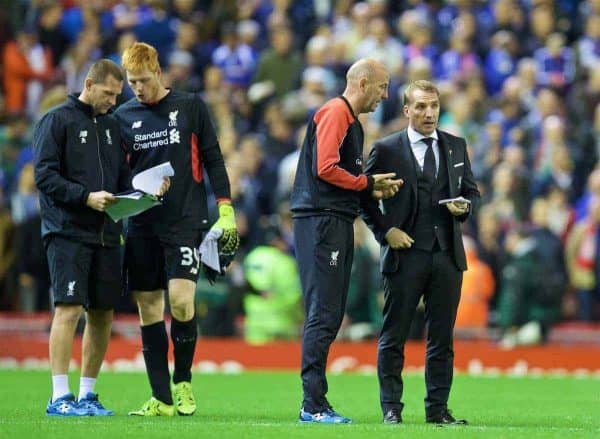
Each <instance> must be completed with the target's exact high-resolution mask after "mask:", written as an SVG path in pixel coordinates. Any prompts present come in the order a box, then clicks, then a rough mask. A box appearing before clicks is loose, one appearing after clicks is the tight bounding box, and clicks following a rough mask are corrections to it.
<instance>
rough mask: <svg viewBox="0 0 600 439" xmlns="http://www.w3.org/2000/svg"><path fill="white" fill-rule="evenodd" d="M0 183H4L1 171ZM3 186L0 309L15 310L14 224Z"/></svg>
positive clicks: (0, 238)
mask: <svg viewBox="0 0 600 439" xmlns="http://www.w3.org/2000/svg"><path fill="white" fill-rule="evenodd" d="M0 183H3V181H2V172H1V171H0ZM2 186H3V184H0V310H7V309H8V310H13V309H14V308H15V306H14V305H15V304H14V302H15V299H14V295H15V287H16V285H15V282H14V279H13V277H12V270H13V267H14V263H15V244H14V224H13V222H12V219H11V216H10V211H9V210H8V209H7V208H6V203H5V197H4V190H3V188H2Z"/></svg>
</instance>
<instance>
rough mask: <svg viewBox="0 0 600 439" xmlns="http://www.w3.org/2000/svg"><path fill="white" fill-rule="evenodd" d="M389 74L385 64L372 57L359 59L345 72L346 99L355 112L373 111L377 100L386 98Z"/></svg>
mask: <svg viewBox="0 0 600 439" xmlns="http://www.w3.org/2000/svg"><path fill="white" fill-rule="evenodd" d="M388 83H389V74H388V72H387V69H386V68H385V66H384V65H383V64H382V63H381V62H379V61H376V60H374V59H360V60H358V61H356V62H355V63H354V64H352V65H351V66H350V68H349V69H348V72H347V73H346V90H345V91H344V97H345V98H346V99H348V101H349V102H350V105H351V106H352V109H353V110H354V112H355V113H356V114H360V113H369V112H371V111H375V108H377V105H378V104H379V102H380V101H381V100H383V99H387V88H388Z"/></svg>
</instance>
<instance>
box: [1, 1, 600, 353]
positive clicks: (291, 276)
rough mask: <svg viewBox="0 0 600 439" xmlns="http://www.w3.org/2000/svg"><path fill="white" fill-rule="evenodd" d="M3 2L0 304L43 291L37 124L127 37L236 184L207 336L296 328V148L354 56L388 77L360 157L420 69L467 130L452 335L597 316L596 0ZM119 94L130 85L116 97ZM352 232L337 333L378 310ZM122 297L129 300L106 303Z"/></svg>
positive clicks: (599, 149) (599, 133)
mask: <svg viewBox="0 0 600 439" xmlns="http://www.w3.org/2000/svg"><path fill="white" fill-rule="evenodd" d="M0 4H2V8H0V49H1V50H0V80H1V81H2V88H1V92H0V310H11V311H25V312H30V311H36V310H45V309H48V308H49V306H50V299H49V297H50V296H49V291H48V290H49V277H48V271H47V267H46V261H45V256H44V251H43V243H42V241H41V238H40V218H39V205H38V195H37V191H36V187H35V183H34V179H33V169H32V165H31V160H32V151H31V132H32V129H33V127H34V125H35V122H36V121H37V120H38V119H39V117H40V116H41V115H42V114H43V113H44V112H45V111H47V110H48V109H49V108H51V107H52V106H54V105H56V104H58V103H61V102H62V101H63V100H64V99H65V96H66V95H67V94H68V93H75V92H77V91H79V90H77V87H79V86H80V84H82V83H83V79H84V77H85V75H86V73H87V71H88V69H89V66H90V65H91V63H92V62H93V61H95V60H97V59H99V58H101V57H107V58H110V59H113V60H114V61H116V62H120V54H121V53H122V51H123V50H124V48H126V47H128V46H129V45H130V44H131V43H132V42H133V41H136V40H139V41H145V42H147V43H149V44H152V45H153V46H155V47H156V48H157V50H158V51H159V54H160V59H161V65H162V66H163V69H162V77H163V80H164V82H165V84H166V85H167V86H169V87H171V88H175V89H181V90H186V91H193V92H198V93H199V95H200V96H201V97H202V98H203V99H204V100H205V102H206V103H207V105H208V106H209V108H210V111H211V114H212V117H213V122H214V125H215V127H216V129H217V132H218V136H219V141H220V145H221V149H222V152H223V155H224V157H225V160H226V166H227V170H228V173H229V177H230V180H231V190H232V197H233V203H234V206H235V210H236V216H237V222H238V230H239V232H240V235H241V238H242V246H241V249H240V252H239V254H238V255H237V257H236V260H235V262H234V263H233V264H232V266H231V268H230V270H229V272H228V274H227V276H225V277H224V278H222V279H220V280H219V282H218V283H217V284H216V285H214V286H209V285H208V283H207V282H206V281H205V280H203V278H202V277H201V279H200V281H199V283H198V294H197V305H198V306H197V313H198V315H199V317H200V322H201V323H200V325H201V331H202V333H203V334H205V335H242V334H244V335H245V336H246V338H247V339H248V340H249V341H252V342H256V343H261V342H265V341H269V340H271V339H274V338H296V337H297V336H298V333H299V330H300V329H299V328H300V321H301V316H302V313H301V306H302V303H301V293H300V287H299V281H298V275H297V268H296V265H295V261H294V259H293V254H294V249H293V245H292V241H293V240H292V226H291V216H290V212H289V207H288V198H289V193H290V189H291V185H292V183H293V178H294V172H295V167H296V162H297V157H298V148H299V146H300V145H301V143H302V140H303V135H304V131H305V124H306V121H307V120H308V119H309V118H310V117H311V115H312V114H313V113H314V111H315V110H316V109H317V108H318V107H319V106H320V105H321V104H323V103H324V102H325V101H326V100H328V99H329V98H331V97H334V96H336V95H338V94H340V93H341V91H342V90H341V87H342V86H343V84H344V75H345V71H346V70H347V68H348V67H349V66H350V64H352V63H353V62H354V61H355V60H357V59H358V58H362V57H371V58H376V59H378V60H381V61H382V62H383V63H384V64H385V65H386V66H387V67H388V69H389V71H390V73H391V77H390V85H389V99H388V100H387V101H384V102H383V103H382V105H380V106H379V107H378V109H377V111H376V112H374V113H371V114H369V115H368V117H365V118H364V119H362V118H361V119H362V123H363V127H364V131H365V155H366V154H368V151H369V149H370V147H371V145H372V144H373V141H374V140H375V139H377V138H379V137H382V136H384V135H387V134H389V133H391V132H393V131H396V130H398V129H402V128H404V127H405V126H406V119H405V118H404V116H403V115H402V91H403V87H404V86H405V84H406V83H407V82H408V81H411V80H416V79H429V80H432V81H434V82H435V83H436V84H437V85H438V86H439V88H440V91H441V97H440V98H441V102H442V113H441V116H440V128H441V129H442V130H446V131H449V132H451V133H454V134H456V135H459V136H461V137H464V138H466V139H467V144H468V147H469V152H470V158H471V162H472V168H473V171H474V173H475V177H476V179H477V182H478V185H479V189H480V191H481V193H482V202H481V204H480V206H478V207H477V212H476V215H475V216H474V218H475V220H474V221H473V222H472V223H470V224H467V225H466V226H465V227H464V228H463V230H464V232H465V242H466V249H467V257H468V264H469V267H470V269H469V271H467V272H466V273H465V280H464V284H463V291H462V300H461V305H460V307H459V315H458V321H457V325H456V328H457V332H458V335H459V336H460V334H467V335H470V336H472V335H475V336H479V335H481V336H485V334H486V333H487V329H488V328H490V327H493V328H499V329H500V331H499V334H500V335H501V343H502V344H503V345H504V346H506V347H512V346H514V345H516V344H519V343H537V342H541V341H543V340H544V338H545V337H546V336H547V334H548V330H549V329H550V328H551V327H552V326H553V325H555V324H556V323H558V322H561V321H566V320H580V321H586V322H591V321H598V320H600V288H599V285H598V283H599V279H600V265H599V259H600V258H598V253H599V252H600V244H599V242H600V227H599V224H600V166H599V165H598V155H599V154H600V141H599V140H600V105H599V104H600V64H599V63H600V1H599V0H585V1H578V0H556V1H552V0H489V1H483V0H448V1H440V0H429V1H427V0H423V1H419V0H394V1H392V0H364V1H354V0H212V1H211V0H170V1H169V0H150V1H141V0H127V1H122V2H117V1H113V0H62V1H59V0H20V1H14V0H9V1H8V2H6V1H0ZM131 97H132V94H131V91H130V90H129V89H128V87H127V86H125V87H124V91H123V95H122V96H121V101H124V100H127V99H129V98H131ZM400 177H401V176H400ZM359 222H360V221H359ZM355 247H356V256H355V260H354V265H355V266H354V268H353V274H352V281H351V287H350V295H349V299H348V309H347V315H346V318H345V320H344V324H343V327H342V330H341V334H340V336H342V337H346V338H350V339H361V338H365V337H372V336H374V335H375V334H376V333H377V329H378V325H379V324H380V320H381V312H380V306H381V287H380V280H379V273H378V251H377V244H376V243H375V242H374V240H373V239H372V237H371V236H370V231H369V230H368V229H366V227H365V226H364V225H363V224H361V223H360V224H359V225H358V227H356V243H355ZM134 309H135V308H134V307H133V306H132V305H131V303H130V301H129V299H128V297H127V296H124V297H123V303H122V306H121V311H122V312H129V311H132V310H134ZM414 329H415V330H414V332H415V337H418V336H419V334H420V332H421V331H420V328H419V327H418V325H415V328H414Z"/></svg>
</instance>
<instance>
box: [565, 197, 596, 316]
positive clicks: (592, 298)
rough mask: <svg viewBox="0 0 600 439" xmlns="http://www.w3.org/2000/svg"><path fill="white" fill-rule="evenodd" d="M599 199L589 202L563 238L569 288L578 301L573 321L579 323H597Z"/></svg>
mask: <svg viewBox="0 0 600 439" xmlns="http://www.w3.org/2000/svg"><path fill="white" fill-rule="evenodd" d="M599 241H600V198H599V197H598V196H596V195H594V196H593V197H592V198H591V199H590V205H589V211H588V213H587V215H586V217H584V218H583V219H582V220H581V221H580V222H578V223H577V224H575V226H574V227H573V230H572V231H571V233H570V234H569V236H568V238H567V244H566V259H567V266H568V268H569V276H570V280H571V285H573V287H574V288H575V290H576V293H577V298H578V301H579V306H578V313H577V317H578V318H579V319H580V320H583V321H587V322H589V321H591V320H592V319H598V317H599V316H598V313H597V308H598V305H599V303H600V296H599V288H598V279H600V277H599V276H600V265H599V264H600V252H599V250H600V245H599Z"/></svg>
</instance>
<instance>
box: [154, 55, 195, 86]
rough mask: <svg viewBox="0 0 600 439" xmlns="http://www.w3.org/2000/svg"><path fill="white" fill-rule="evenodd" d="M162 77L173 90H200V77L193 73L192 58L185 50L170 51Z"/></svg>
mask: <svg viewBox="0 0 600 439" xmlns="http://www.w3.org/2000/svg"><path fill="white" fill-rule="evenodd" d="M163 78H164V83H165V86H166V87H169V88H173V89H175V90H182V91H187V92H194V91H199V90H200V78H198V77H197V76H196V75H195V74H194V58H193V57H192V55H191V54H190V53H189V52H187V51H185V50H176V51H174V52H171V55H169V63H168V65H167V68H166V70H165V71H164V72H163Z"/></svg>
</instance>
